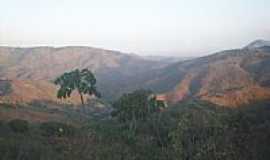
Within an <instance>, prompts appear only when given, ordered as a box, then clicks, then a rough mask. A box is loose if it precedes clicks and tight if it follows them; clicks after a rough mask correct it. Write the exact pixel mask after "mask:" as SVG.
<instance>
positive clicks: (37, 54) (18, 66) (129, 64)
mask: <svg viewBox="0 0 270 160" xmlns="http://www.w3.org/2000/svg"><path fill="white" fill-rule="evenodd" d="M165 65H168V63H167V62H166V63H165V62H161V61H151V60H145V59H144V58H142V57H140V56H137V55H135V54H125V53H121V52H118V51H112V50H104V49H99V48H92V47H79V46H68V47H57V48H55V47H31V48H14V47H0V79H7V80H12V81H11V83H12V84H13V87H14V88H15V89H14V92H13V93H11V94H16V96H14V95H13V96H11V97H17V98H16V100H19V99H23V100H27V101H28V100H29V101H30V100H31V98H25V97H36V98H37V97H38V94H37V93H31V92H34V90H33V89H32V90H31V89H30V90H31V92H29V93H27V94H28V95H30V94H33V95H37V96H26V95H23V94H22V93H21V92H16V87H17V86H20V87H19V88H20V89H21V90H23V87H24V88H28V87H29V85H31V83H30V81H33V83H32V84H33V85H35V86H32V88H36V89H37V88H40V86H38V83H37V81H38V82H39V81H40V82H41V83H42V84H43V85H42V86H44V87H45V82H46V81H47V83H46V87H45V88H50V90H51V91H53V89H52V88H54V90H55V89H56V88H55V86H54V85H53V84H52V83H51V82H50V81H53V80H54V79H55V78H56V77H57V76H59V75H61V74H63V73H64V72H67V71H71V70H74V69H77V68H79V69H82V68H89V69H90V70H91V71H93V72H94V73H95V75H96V76H97V79H98V88H99V90H101V92H102V95H103V96H104V97H105V98H108V97H111V96H112V95H114V94H115V92H114V91H113V90H111V89H112V88H117V87H118V86H119V85H121V84H122V83H125V81H127V79H128V77H129V76H132V75H136V74H139V73H141V72H147V71H148V70H151V69H154V68H160V67H163V66H165ZM20 81H21V82H23V81H24V82H25V83H20ZM17 84H19V85H17ZM17 88H18V87H17ZM37 90H38V89H37ZM44 92H46V90H44ZM19 94H20V95H19ZM55 94H56V93H55V91H53V93H51V95H50V96H47V97H52V96H55ZM9 97H10V96H9ZM40 97H41V99H48V98H46V97H44V94H40ZM49 99H50V98H49Z"/></svg>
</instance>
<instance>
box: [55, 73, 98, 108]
mask: <svg viewBox="0 0 270 160" xmlns="http://www.w3.org/2000/svg"><path fill="white" fill-rule="evenodd" d="M54 83H55V84H56V85H59V86H60V88H59V90H58V92H57V98H67V97H70V96H71V93H72V92H73V91H74V90H77V91H78V93H79V95H80V98H81V103H82V105H84V98H83V94H88V95H95V96H97V97H100V96H101V95H100V93H99V92H98V91H97V89H96V78H95V76H94V74H93V73H92V72H91V71H90V70H88V69H82V70H79V69H76V70H73V71H71V72H66V73H64V74H62V75H61V76H60V77H58V78H57V79H56V80H55V81H54Z"/></svg>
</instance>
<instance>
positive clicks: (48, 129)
mask: <svg viewBox="0 0 270 160" xmlns="http://www.w3.org/2000/svg"><path fill="white" fill-rule="evenodd" d="M40 129H41V130H42V132H43V133H42V134H43V135H44V136H58V137H61V136H70V135H74V133H75V128H74V127H73V126H71V125H67V124H63V123H59V122H45V123H42V124H41V125H40Z"/></svg>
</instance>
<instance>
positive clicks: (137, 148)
mask: <svg viewBox="0 0 270 160" xmlns="http://www.w3.org/2000/svg"><path fill="white" fill-rule="evenodd" d="M143 95H144V96H143ZM147 95H151V92H148V91H139V92H135V93H133V94H128V95H125V96H123V97H122V98H120V99H119V100H118V101H117V102H115V103H114V105H113V106H114V112H112V117H111V116H108V117H107V118H105V119H102V118H95V119H88V120H85V122H84V123H83V125H73V124H70V123H69V124H67V123H65V122H40V123H33V122H28V121H24V120H19V119H17V120H11V121H1V122H0V159H1V160H12V159H16V160H38V159H40V160H77V159H78V160H79V159H80V160H121V159H123V160H204V159H205V160H211V159H215V160H219V159H220V160H224V159H225V160H226V159H227V160H247V159H249V160H268V159H270V148H269V145H270V116H269V115H270V108H269V105H270V103H269V102H264V103H257V104H254V105H250V106H246V107H242V108H240V109H228V108H227V109H226V108H222V107H217V106H213V105H211V104H207V103H205V102H201V101H197V100H187V101H185V102H183V103H180V104H177V105H175V106H170V107H167V108H164V106H162V105H161V104H158V103H153V102H157V101H155V99H151V98H150V99H149V98H145V96H146V97H147ZM152 98H154V97H152ZM126 100H128V101H126ZM127 102H129V103H127ZM135 102H136V103H137V104H136V105H134V104H135ZM119 106H120V107H119ZM160 108H163V109H162V110H160ZM124 111H125V112H124ZM138 115H139V116H138ZM140 115H143V116H140Z"/></svg>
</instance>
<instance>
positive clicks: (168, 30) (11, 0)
mask: <svg viewBox="0 0 270 160" xmlns="http://www.w3.org/2000/svg"><path fill="white" fill-rule="evenodd" d="M1 1H2V2H1V3H0V4H1V5H0V45H1V46H20V47H27V46H92V47H98V48H105V49H112V50H119V51H122V52H127V53H136V54H140V55H163V56H185V57H187V56H201V55H206V54H209V53H213V52H216V51H220V50H223V49H231V48H239V47H243V46H244V45H246V44H247V43H249V42H251V41H253V40H256V39H265V40H270V0H6V1H4V0H1Z"/></svg>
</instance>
